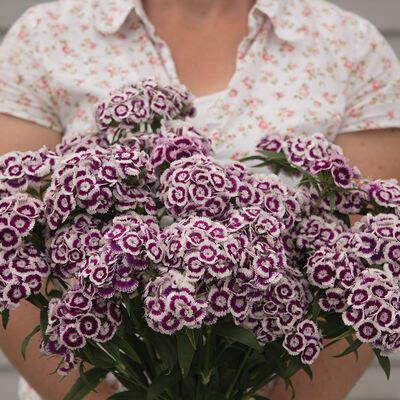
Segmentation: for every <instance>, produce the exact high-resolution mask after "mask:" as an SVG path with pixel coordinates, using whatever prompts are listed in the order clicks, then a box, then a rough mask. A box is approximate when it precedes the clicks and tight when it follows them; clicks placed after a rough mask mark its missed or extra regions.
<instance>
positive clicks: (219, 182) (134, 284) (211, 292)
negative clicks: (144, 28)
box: [0, 79, 400, 400]
mask: <svg viewBox="0 0 400 400" xmlns="http://www.w3.org/2000/svg"><path fill="white" fill-rule="evenodd" d="M194 112H195V110H194V108H193V103H192V97H191V95H190V93H188V92H186V91H185V90H184V89H183V88H181V87H179V86H172V85H165V86H163V85H161V84H159V83H157V82H155V81H153V80H152V79H145V80H142V81H140V82H139V83H137V84H132V85H128V86H125V87H123V88H121V89H119V90H117V91H115V92H113V93H111V94H110V96H109V97H107V98H106V99H104V100H102V101H101V102H100V103H99V104H98V105H97V106H96V108H95V113H94V114H95V122H96V129H95V130H94V131H93V132H83V133H82V134H81V135H77V136H74V137H71V138H65V139H64V140H63V142H62V143H61V144H60V145H58V146H57V148H56V151H50V150H48V149H46V148H42V149H41V150H39V151H37V152H25V153H21V152H14V153H9V154H6V155H4V156H2V157H1V158H0V221H1V226H0V310H1V314H2V321H3V325H4V327H6V326H7V321H8V318H9V310H12V309H14V308H16V307H17V306H18V305H19V303H20V302H21V301H22V300H23V299H26V300H27V301H29V302H31V303H32V304H34V305H35V306H37V307H39V308H40V310H41V314H40V321H38V326H37V327H36V328H35V329H34V330H33V331H32V333H31V334H30V335H29V336H28V337H27V338H26V339H25V340H24V342H23V343H22V352H23V355H25V350H26V347H27V345H28V342H29V340H30V338H31V337H32V336H33V335H35V334H37V333H39V332H40V334H41V335H42V342H41V350H42V351H43V352H44V353H45V354H47V355H51V356H54V355H55V356H58V357H59V359H60V363H59V366H58V368H57V371H58V373H60V374H68V373H69V372H70V371H71V370H72V369H74V368H79V372H80V378H79V379H78V380H77V382H76V383H75V385H74V386H73V387H72V388H71V390H70V392H69V393H68V395H67V396H66V397H65V400H79V399H82V398H84V396H86V394H87V393H89V392H90V391H91V390H95V388H96V386H97V385H98V384H99V383H100V382H101V381H102V380H103V379H104V378H105V377H106V375H107V374H109V373H112V374H113V375H114V376H115V377H116V379H117V380H118V381H119V382H120V383H121V385H122V389H121V392H120V393H117V394H115V395H114V396H112V397H111V398H110V400H111V399H112V400H123V399H132V398H135V399H138V400H140V399H146V400H151V399H163V400H167V399H171V400H177V399H193V400H199V399H207V400H219V399H235V400H246V399H247V400H248V399H252V398H254V399H266V398H267V397H266V396H265V395H263V394H261V393H260V392H259V390H260V389H261V388H262V387H264V386H265V385H266V384H268V383H269V382H272V381H274V380H275V379H276V378H278V377H281V378H282V379H284V380H285V381H286V383H287V384H288V385H291V381H290V377H291V376H292V375H293V374H295V373H296V372H297V371H299V370H300V369H303V370H305V371H306V372H307V373H308V374H309V375H310V376H311V375H312V373H311V369H310V367H309V365H310V364H312V363H313V361H314V360H315V359H316V358H317V357H318V355H319V353H320V351H321V349H322V348H323V346H324V344H323V341H322V339H331V342H330V344H332V343H334V342H336V341H338V340H347V341H348V344H349V345H348V348H347V350H346V351H345V352H344V353H342V355H345V354H348V353H351V352H356V351H357V349H358V347H359V346H360V345H361V344H362V343H365V342H367V343H370V344H371V346H372V347H373V348H374V350H375V352H376V355H377V357H378V358H379V360H380V363H381V365H382V367H383V368H384V370H385V371H386V373H387V374H389V367H390V364H389V361H388V358H387V356H388V355H389V354H391V353H392V352H395V351H397V350H398V349H399V348H400V287H399V282H400V279H399V276H400V211H399V210H400V209H399V205H400V187H399V186H397V183H396V182H394V181H367V180H361V179H360V178H361V177H360V173H359V171H358V170H357V169H356V168H350V167H349V166H348V164H347V160H346V158H345V157H344V156H343V154H342V152H341V149H340V148H339V147H337V146H334V145H332V144H330V143H329V142H328V141H327V140H326V139H325V138H323V137H322V136H321V135H318V134H315V135H313V136H311V137H292V136H280V135H278V134H271V135H268V136H266V137H265V138H263V140H262V141H261V142H260V143H259V144H258V146H257V150H258V153H257V154H256V155H255V156H252V157H249V158H248V159H247V161H248V160H257V161H259V164H258V165H259V166H260V167H263V169H260V171H261V172H263V173H257V174H255V173H252V172H251V171H250V170H248V169H247V168H246V167H245V165H244V164H243V163H238V162H235V163H231V164H229V165H223V164H221V163H219V162H218V161H216V160H215V159H214V158H213V156H212V154H213V152H212V148H211V143H210V141H209V140H208V139H207V138H205V137H203V136H202V135H201V134H200V133H199V132H198V131H197V130H196V128H195V127H194V126H193V125H192V124H191V123H190V116H191V115H193V113H194ZM272 172H273V173H272ZM278 172H281V173H282V174H288V175H295V176H297V177H298V182H299V183H298V185H297V187H290V186H288V185H286V184H285V183H284V182H283V181H281V179H280V178H279V177H278V176H277V175H276V173H278ZM351 214H359V215H362V218H361V219H360V220H359V221H358V222H356V223H355V224H354V225H352V226H351V224H350V221H349V215H351ZM328 345H329V344H328ZM88 364H90V365H91V367H90V369H87V365H88ZM293 395H294V394H293Z"/></svg>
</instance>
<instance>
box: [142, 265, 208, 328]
mask: <svg viewBox="0 0 400 400" xmlns="http://www.w3.org/2000/svg"><path fill="white" fill-rule="evenodd" d="M143 294H144V298H145V317H146V321H147V323H148V324H149V326H150V327H151V328H152V329H154V330H155V331H159V332H161V333H166V334H172V333H174V332H175V331H178V330H180V329H182V328H183V327H184V326H186V327H188V328H193V329H195V328H200V327H201V325H202V321H203V319H204V317H205V314H206V313H205V311H204V308H205V307H206V302H205V301H204V299H201V298H197V296H196V290H195V287H194V286H193V285H192V284H191V283H190V282H189V281H188V280H187V279H186V278H185V277H184V276H183V275H182V274H181V273H179V272H178V271H175V270H173V269H172V270H170V271H168V272H167V273H165V274H163V275H161V276H158V277H157V278H156V279H154V280H153V281H151V282H150V283H149V284H148V285H147V286H146V289H145V291H144V293H143Z"/></svg>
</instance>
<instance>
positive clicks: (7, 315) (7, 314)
mask: <svg viewBox="0 0 400 400" xmlns="http://www.w3.org/2000/svg"><path fill="white" fill-rule="evenodd" d="M9 319H10V310H7V309H6V310H4V311H2V313H1V322H2V324H3V328H4V329H7V325H8V320H9Z"/></svg>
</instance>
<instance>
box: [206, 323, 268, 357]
mask: <svg viewBox="0 0 400 400" xmlns="http://www.w3.org/2000/svg"><path fill="white" fill-rule="evenodd" d="M213 332H214V333H215V334H217V335H218V336H222V337H225V338H227V339H231V340H233V341H235V342H239V343H242V344H244V345H246V346H248V347H250V348H252V349H254V350H257V351H261V350H262V348H261V346H260V345H259V344H258V341H257V339H256V337H255V336H254V335H253V334H252V333H251V332H250V331H249V330H248V329H246V328H243V327H242V326H236V325H234V324H233V322H230V323H229V322H228V323H226V322H222V323H220V324H217V325H215V326H214V327H213Z"/></svg>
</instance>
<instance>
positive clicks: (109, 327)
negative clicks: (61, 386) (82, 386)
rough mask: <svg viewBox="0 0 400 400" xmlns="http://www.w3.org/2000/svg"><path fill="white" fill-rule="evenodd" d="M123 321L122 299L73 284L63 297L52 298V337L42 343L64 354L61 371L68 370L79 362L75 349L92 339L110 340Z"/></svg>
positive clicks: (48, 350) (52, 352) (49, 329)
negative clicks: (109, 298)
mask: <svg viewBox="0 0 400 400" xmlns="http://www.w3.org/2000/svg"><path fill="white" fill-rule="evenodd" d="M121 322H122V317H121V313H120V310H119V306H118V303H116V302H115V301H106V300H104V299H103V298H101V297H95V296H88V295H86V294H84V293H82V291H81V288H80V287H79V286H73V287H71V288H70V289H68V290H67V291H66V292H65V293H64V294H63V296H62V297H61V298H53V299H52V300H50V303H49V312H48V326H47V329H46V335H48V341H47V343H46V344H45V343H44V342H43V343H42V349H43V351H44V352H45V353H46V354H48V355H59V356H62V357H63V365H62V366H61V368H60V369H59V371H58V372H59V373H61V374H66V373H68V372H69V371H70V370H71V369H72V368H74V367H75V365H76V360H75V357H74V354H73V352H72V350H77V349H81V348H83V347H84V346H85V344H86V342H87V340H89V339H90V340H93V341H95V342H100V343H102V342H107V341H109V340H110V339H111V338H112V337H113V336H114V334H115V331H116V329H117V327H118V325H119V324H120V323H121Z"/></svg>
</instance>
